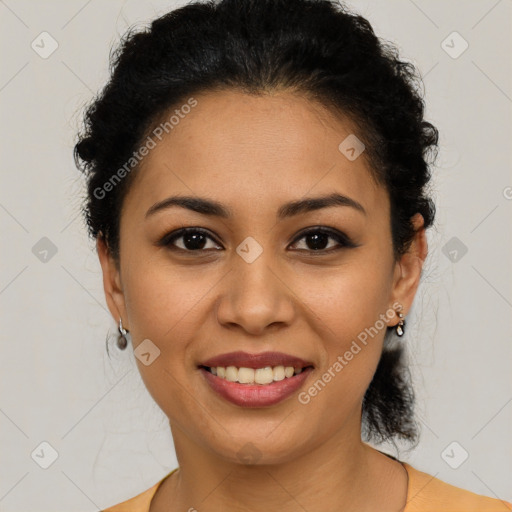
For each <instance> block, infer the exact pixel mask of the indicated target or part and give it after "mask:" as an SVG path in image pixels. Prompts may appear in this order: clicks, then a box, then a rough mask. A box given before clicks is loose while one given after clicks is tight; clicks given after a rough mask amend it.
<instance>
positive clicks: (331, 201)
mask: <svg viewBox="0 0 512 512" xmlns="http://www.w3.org/2000/svg"><path fill="white" fill-rule="evenodd" d="M173 206H179V207H181V208H186V209H187V210H192V211H194V212H197V213H201V214H202V215H210V216H215V217H222V218H226V219H227V218H229V217H232V216H233V212H232V211H231V209H230V208H228V207H226V206H225V205H223V204H222V203H219V202H218V201H214V200H212V199H206V198H202V197H195V196H172V197H168V198H166V199H164V200H162V201H159V202H158V203H155V204H154V205H153V206H151V208H150V209H149V210H148V211H147V212H146V219H147V218H148V217H150V216H152V215H154V214H155V213H157V212H159V211H162V210H165V209H167V208H171V207H173ZM333 206H348V207H351V208H354V209H355V210H357V211H359V212H361V213H362V214H364V215H366V210H365V209H364V208H363V205H362V204H361V203H358V202H357V201H355V200H354V199H352V198H350V197H347V196H344V195H342V194H338V193H333V194H329V195H326V196H320V197H308V198H305V199H299V200H297V201H291V202H289V203H285V204H283V205H282V206H281V207H280V208H279V209H278V211H277V218H278V219H280V220H282V219H285V218H288V217H292V216H294V215H299V214H303V213H307V212H311V211H315V210H320V209H322V208H329V207H333Z"/></svg>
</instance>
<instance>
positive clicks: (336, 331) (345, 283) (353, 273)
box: [299, 262, 390, 415]
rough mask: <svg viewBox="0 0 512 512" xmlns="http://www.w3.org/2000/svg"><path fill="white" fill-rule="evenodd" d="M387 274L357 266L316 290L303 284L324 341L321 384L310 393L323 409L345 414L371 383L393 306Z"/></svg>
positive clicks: (339, 272)
mask: <svg viewBox="0 0 512 512" xmlns="http://www.w3.org/2000/svg"><path fill="white" fill-rule="evenodd" d="M382 270H383V267H382V265H374V266H373V267H372V266H370V265H368V264H367V262H366V263H365V262H361V264H359V263H358V264H355V263H353V264H350V265H347V266H346V267H345V268H342V267H340V268H339V269H337V270H336V271H335V272H332V273H330V275H328V276H327V275H325V276H324V277H323V278H322V279H320V280H315V286H314V288H313V287H312V286H311V284H312V283H311V282H310V283H308V282H307V280H305V281H304V282H303V284H302V285H301V287H302V289H301V291H300V293H299V295H300V299H301V301H303V302H304V303H305V304H306V305H307V306H308V307H307V308H306V310H309V311H310V312H313V315H310V316H311V318H312V319H313V327H314V329H315V330H316V334H317V335H318V336H319V337H320V338H321V340H322V348H323V358H322V368H321V370H322V373H321V374H320V375H319V376H318V377H319V379H320V381H321V382H318V383H317V385H316V386H315V389H311V388H310V393H309V394H310V395H314V396H315V398H314V400H315V401H316V406H318V407H321V408H331V407H332V408H333V409H332V410H333V411H339V413H340V414H341V415H343V414H346V413H347V411H348V410H350V409H352V408H353V407H356V406H357V405H358V403H359V402H360V400H361V399H362V397H363V396H364V393H365V391H366V389H367V388H368V386H369V384H370V382H371V379H372V377H373V374H374V373H375V370H376V367H377V365H378V362H379V359H380V355H381V352H382V344H383V340H384V336H385V334H386V327H387V324H386V322H385V319H386V312H388V311H389V307H390V305H389V293H390V280H389V276H388V275H387V274H386V273H385V272H383V271H382ZM308 284H309V286H308ZM324 384H325V385H324ZM324 389H325V391H324ZM306 391H308V390H306ZM312 400H313V398H312Z"/></svg>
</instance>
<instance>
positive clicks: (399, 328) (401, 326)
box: [396, 311, 405, 337]
mask: <svg viewBox="0 0 512 512" xmlns="http://www.w3.org/2000/svg"><path fill="white" fill-rule="evenodd" d="M396 314H397V315H398V318H400V321H399V322H398V324H397V325H396V334H397V336H400V337H401V336H403V335H404V328H405V320H404V314H403V313H401V312H400V311H397V313H396Z"/></svg>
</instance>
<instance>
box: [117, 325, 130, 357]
mask: <svg viewBox="0 0 512 512" xmlns="http://www.w3.org/2000/svg"><path fill="white" fill-rule="evenodd" d="M119 332H120V333H121V337H120V338H118V340H117V346H118V348H119V349H120V350H124V349H125V348H126V347H127V345H128V341H129V337H130V332H129V331H127V330H126V329H124V328H123V322H122V321H121V318H119Z"/></svg>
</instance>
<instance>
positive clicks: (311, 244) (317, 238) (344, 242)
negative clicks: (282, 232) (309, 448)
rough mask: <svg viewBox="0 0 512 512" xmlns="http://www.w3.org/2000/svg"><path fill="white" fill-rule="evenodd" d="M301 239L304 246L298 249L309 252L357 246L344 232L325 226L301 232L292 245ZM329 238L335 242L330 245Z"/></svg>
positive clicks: (330, 250)
mask: <svg viewBox="0 0 512 512" xmlns="http://www.w3.org/2000/svg"><path fill="white" fill-rule="evenodd" d="M303 239H304V240H305V243H304V245H305V248H303V249H299V250H306V251H309V252H332V251H336V250H339V249H343V248H349V247H357V245H356V244H354V243H353V242H352V241H351V240H350V238H348V237H347V236H346V235H345V234H343V233H341V232H338V231H333V230H330V229H326V228H315V229H310V230H309V231H306V232H303V233H302V234H301V235H300V237H298V238H296V239H295V241H294V242H293V245H296V244H297V241H299V240H303ZM330 239H331V240H334V241H335V242H336V244H334V245H332V243H331V245H329V240H330Z"/></svg>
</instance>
